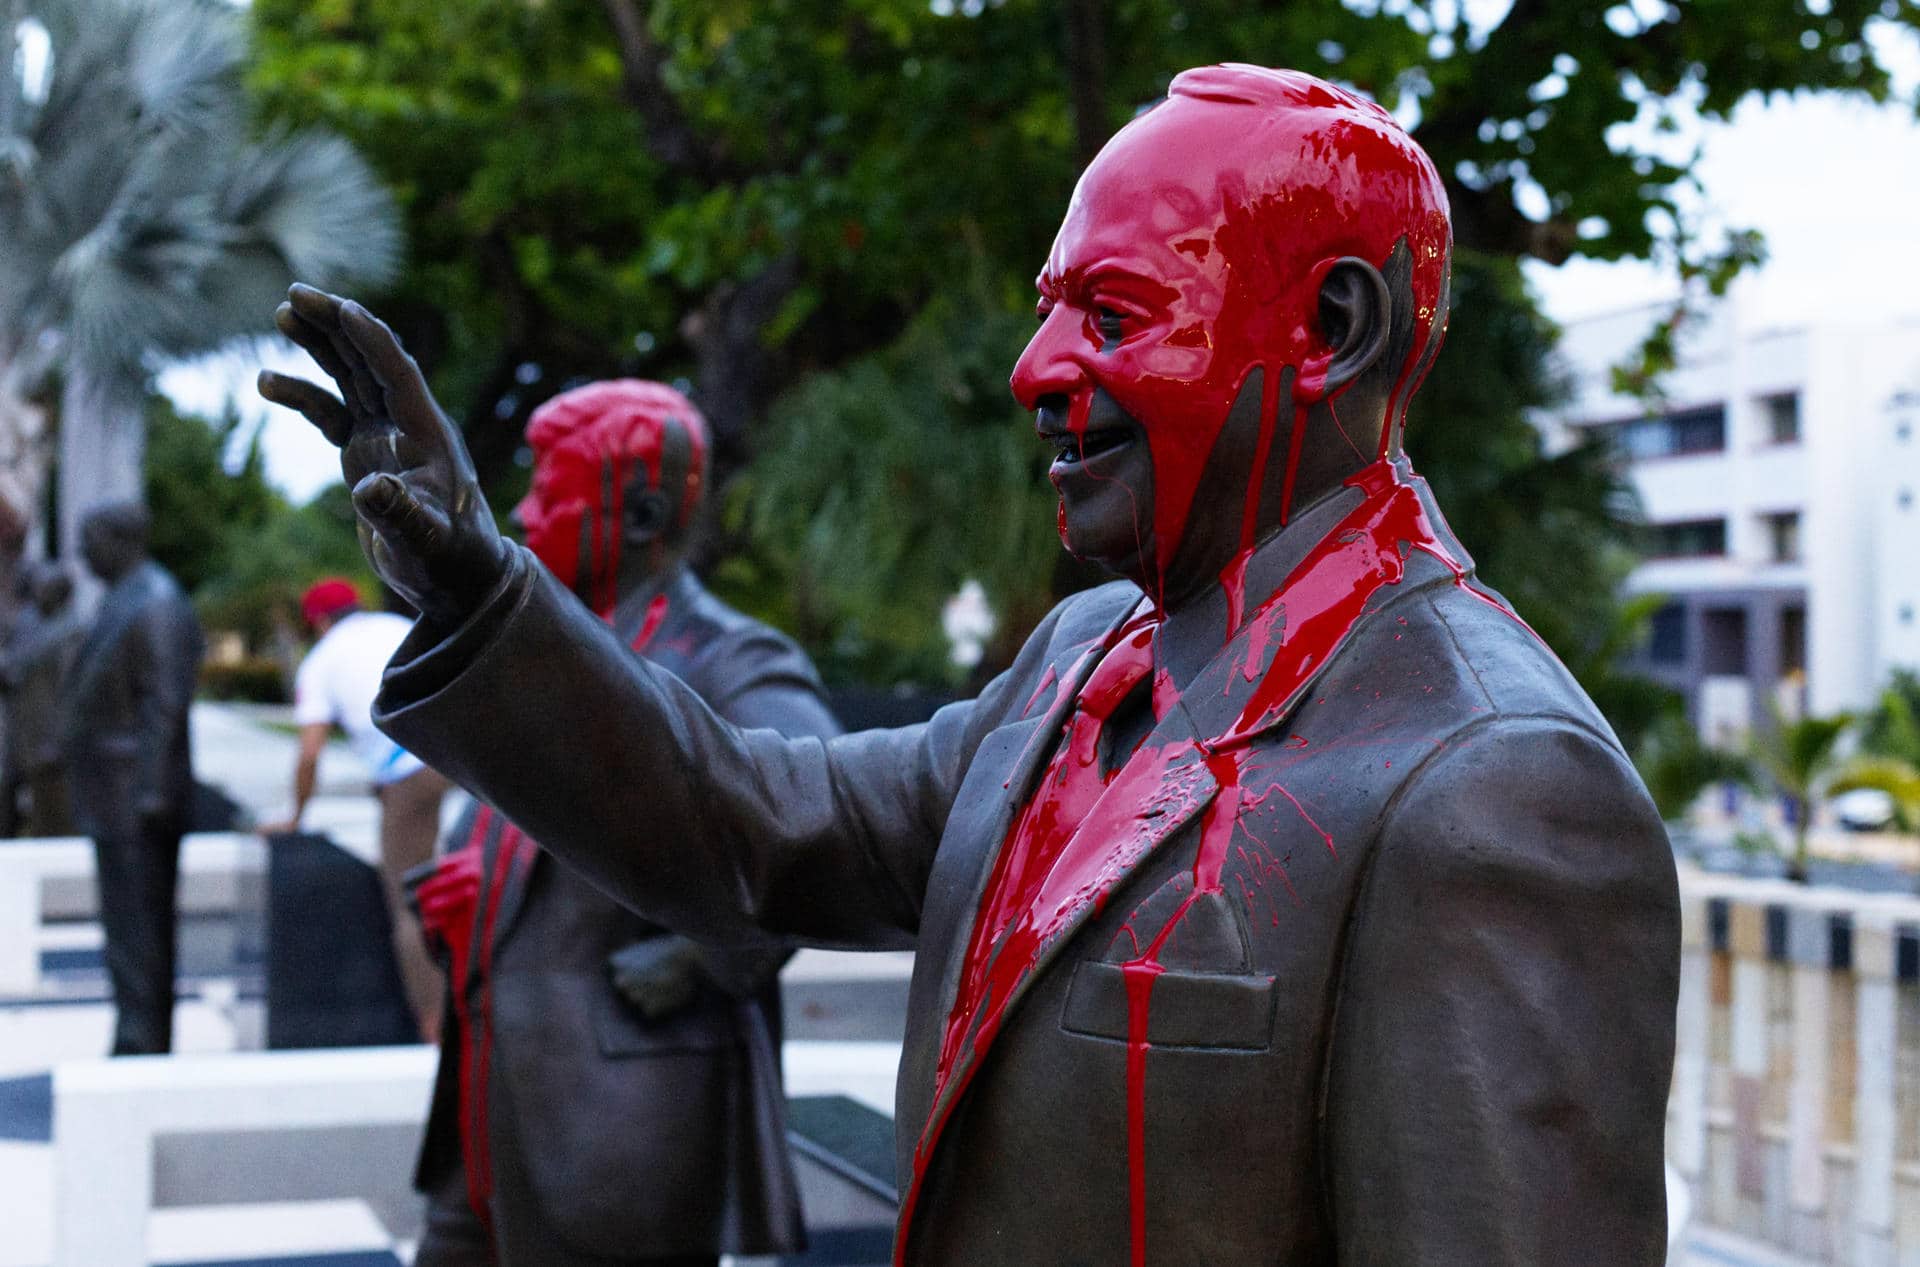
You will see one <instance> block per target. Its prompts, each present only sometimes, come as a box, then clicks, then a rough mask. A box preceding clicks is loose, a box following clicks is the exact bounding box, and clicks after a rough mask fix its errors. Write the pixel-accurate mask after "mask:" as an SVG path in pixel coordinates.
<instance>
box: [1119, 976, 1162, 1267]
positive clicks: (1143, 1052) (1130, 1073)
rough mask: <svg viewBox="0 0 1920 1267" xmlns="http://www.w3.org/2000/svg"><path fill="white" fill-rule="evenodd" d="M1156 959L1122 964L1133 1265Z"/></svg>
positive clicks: (1140, 1244) (1143, 1232) (1142, 1254)
mask: <svg viewBox="0 0 1920 1267" xmlns="http://www.w3.org/2000/svg"><path fill="white" fill-rule="evenodd" d="M1162 971H1163V969H1162V968H1161V967H1160V965H1159V964H1158V963H1151V962H1149V963H1138V962H1136V963H1128V964H1124V965H1122V966H1121V969H1120V972H1121V979H1122V980H1123V981H1124V982H1125V983H1126V987H1127V1213H1128V1216H1129V1229H1130V1236H1129V1240H1130V1242H1131V1245H1132V1249H1133V1258H1132V1262H1133V1267H1146V1261H1147V1019H1148V1009H1149V1007H1150V1006H1151V1004H1152V999H1153V983H1154V981H1155V980H1156V979H1157V978H1158V977H1159V976H1160V973H1161V972H1162Z"/></svg>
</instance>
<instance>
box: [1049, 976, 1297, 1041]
mask: <svg viewBox="0 0 1920 1267" xmlns="http://www.w3.org/2000/svg"><path fill="white" fill-rule="evenodd" d="M1275 984H1276V983H1275V980H1274V978H1272V977H1263V976H1251V975H1241V974H1226V973H1206V972H1174V971H1163V972H1161V973H1160V974H1159V975H1157V976H1155V977H1154V978H1153V979H1152V986H1151V990H1150V992H1149V993H1148V995H1147V1007H1146V1012H1147V1025H1146V1040H1147V1043H1148V1045H1149V1046H1152V1047H1200V1048H1210V1049H1213V1050H1215V1051H1249V1052H1253V1051H1266V1050H1267V1049H1268V1048H1270V1047H1271V1046H1272V1045H1273V1012H1274V990H1275ZM1130 1026H1131V1008H1130V1000H1129V999H1128V998H1127V982H1126V969H1125V968H1123V967H1121V965H1119V964H1117V963H1102V962H1098V961H1095V960H1087V961H1084V962H1082V963H1081V964H1080V965H1079V966H1078V967H1077V968H1075V969H1074V973H1073V985H1072V987H1071V989H1069V990H1068V992H1067V1006H1066V1011H1065V1014H1064V1015H1063V1016H1062V1018H1061V1028H1063V1029H1065V1030H1066V1031H1067V1032H1068V1033H1069V1034H1081V1035H1084V1036H1086V1037H1088V1038H1110V1039H1115V1040H1118V1041H1120V1042H1126V1041H1128V1040H1129V1039H1130V1038H1131V1037H1132V1033H1131V1028H1130Z"/></svg>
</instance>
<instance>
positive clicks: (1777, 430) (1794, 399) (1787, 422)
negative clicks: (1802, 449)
mask: <svg viewBox="0 0 1920 1267" xmlns="http://www.w3.org/2000/svg"><path fill="white" fill-rule="evenodd" d="M1760 409H1761V412H1762V413H1764V414H1765V415H1766V420H1767V443H1768V444H1798V443H1800V393H1799V392H1781V393H1780V394H1779V395H1777V396H1763V397H1761V399H1760Z"/></svg>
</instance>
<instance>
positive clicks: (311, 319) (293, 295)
mask: <svg viewBox="0 0 1920 1267" xmlns="http://www.w3.org/2000/svg"><path fill="white" fill-rule="evenodd" d="M346 302H347V301H346V300H343V299H341V298H340V297H339V296H338V295H329V294H328V293H327V292H326V291H324V290H315V289H314V288H313V287H311V286H303V285H301V284H300V283H299V282H295V283H294V284H293V285H291V286H289V287H288V288H287V306H288V308H290V309H291V310H292V313H293V316H294V317H295V318H297V319H298V320H300V321H304V322H306V323H307V326H308V327H309V328H310V329H311V330H312V331H313V332H314V333H315V335H316V336H317V339H315V340H307V339H300V340H297V341H298V342H299V343H300V345H301V346H302V347H304V348H306V349H307V351H308V352H309V353H311V354H312V355H313V357H314V359H315V360H319V359H320V354H319V353H318V352H315V351H314V343H315V342H321V343H324V345H325V346H326V348H327V349H328V351H329V352H330V353H331V355H332V365H330V366H328V368H327V372H328V373H329V374H331V375H333V380H334V381H335V382H336V383H338V384H340V392H341V394H342V395H344V396H345V397H346V398H347V399H348V400H349V401H350V402H352V403H353V404H355V405H357V406H359V408H360V409H362V410H363V411H365V412H366V413H370V414H377V413H379V412H381V396H380V385H379V384H378V383H376V382H375V381H374V378H373V374H372V373H371V372H370V371H369V370H368V369H367V366H366V358H365V357H363V356H362V355H361V354H360V352H359V350H358V349H357V348H355V347H354V345H353V342H352V340H350V339H348V338H347V337H346V335H345V334H344V333H342V331H341V329H340V310H341V308H342V307H343V306H345V304H346ZM282 329H285V327H284V326H283V327H282ZM288 337H289V338H292V337H293V336H292V334H291V333H289V335H288Z"/></svg>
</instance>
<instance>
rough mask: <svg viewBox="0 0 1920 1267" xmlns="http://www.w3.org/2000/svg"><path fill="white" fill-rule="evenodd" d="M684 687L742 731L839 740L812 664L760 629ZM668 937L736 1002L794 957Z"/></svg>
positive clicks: (726, 647) (711, 656) (732, 641)
mask: <svg viewBox="0 0 1920 1267" xmlns="http://www.w3.org/2000/svg"><path fill="white" fill-rule="evenodd" d="M689 685H697V686H698V687H699V688H700V695H701V698H703V699H705V700H706V701H707V702H708V704H709V705H710V706H711V707H712V708H713V710H714V712H715V713H717V714H718V715H719V716H720V717H721V718H722V719H723V720H725V721H726V722H728V723H729V724H731V725H734V726H738V727H740V728H741V729H743V730H762V729H764V730H776V731H778V732H780V733H781V734H782V735H786V736H788V737H789V738H792V737H798V736H804V735H813V736H816V737H819V738H822V739H829V738H832V737H833V736H834V735H837V734H839V733H840V723H839V721H838V720H837V719H835V717H834V715H833V713H832V711H831V710H830V709H829V708H828V707H827V701H826V697H825V694H824V693H823V692H822V690H821V687H820V678H819V675H818V674H817V673H815V671H814V668H813V663H812V661H810V660H808V659H807V657H806V654H805V653H804V652H802V651H801V650H800V648H799V647H797V646H795V645H794V644H793V642H792V641H790V640H789V639H787V638H785V637H784V636H782V635H780V634H777V633H775V632H774V631H773V630H771V629H767V628H764V627H762V626H759V625H751V626H748V627H747V628H746V629H744V630H742V631H740V632H739V633H737V634H734V635H732V636H729V637H726V638H722V639H720V640H719V642H718V643H717V645H715V646H714V647H713V648H712V649H711V650H710V651H708V652H707V654H705V655H703V656H702V657H701V658H700V663H699V666H698V668H696V669H695V670H694V672H693V681H692V682H690V683H689ZM673 936H674V937H675V938H676V939H677V940H678V941H679V942H680V943H681V945H682V949H683V953H684V954H685V955H686V956H687V958H688V960H689V961H690V962H691V963H692V964H693V965H694V966H695V969H696V971H697V972H698V973H699V975H700V977H701V979H702V980H704V981H705V982H706V983H707V984H708V985H710V986H712V987H713V988H714V989H717V990H719V991H720V992H721V993H723V994H726V995H729V996H730V997H732V998H735V999H752V998H756V997H758V996H759V994H760V992H761V991H762V990H764V989H766V988H767V987H768V986H769V985H771V984H772V983H773V981H774V980H775V979H776V978H777V977H779V975H780V970H781V969H782V968H784V967H785V966H786V963H787V960H788V959H790V958H792V952H791V951H790V950H787V949H782V948H778V947H745V948H723V947H718V946H710V945H707V944H706V943H704V942H699V941H695V940H693V939H691V938H687V937H682V936H680V935H679V934H673Z"/></svg>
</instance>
